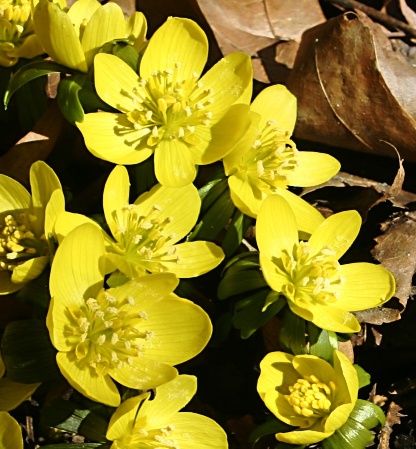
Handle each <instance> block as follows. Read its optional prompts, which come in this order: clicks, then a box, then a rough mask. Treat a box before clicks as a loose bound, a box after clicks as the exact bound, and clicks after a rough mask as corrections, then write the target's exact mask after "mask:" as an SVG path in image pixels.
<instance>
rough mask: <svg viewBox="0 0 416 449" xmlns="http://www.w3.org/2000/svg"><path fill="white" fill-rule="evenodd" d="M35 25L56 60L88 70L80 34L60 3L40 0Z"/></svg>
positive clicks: (34, 19)
mask: <svg viewBox="0 0 416 449" xmlns="http://www.w3.org/2000/svg"><path fill="white" fill-rule="evenodd" d="M33 25H34V29H35V33H36V36H37V37H38V39H39V41H40V42H41V44H42V46H43V48H44V49H45V51H46V52H47V53H48V54H49V56H51V57H52V58H53V59H54V61H56V62H58V63H59V64H62V65H65V66H67V67H69V68H72V69H75V70H79V71H80V72H84V73H86V72H87V71H88V66H87V63H86V61H85V56H84V52H83V51H82V47H81V42H80V41H79V37H78V34H77V32H76V31H75V30H74V26H73V24H72V21H71V19H70V17H69V16H68V15H67V14H66V13H65V12H64V11H62V10H61V9H60V8H59V6H58V5H56V4H55V3H52V2H49V1H48V0H40V1H39V3H38V4H37V6H36V8H35V11H34V15H33Z"/></svg>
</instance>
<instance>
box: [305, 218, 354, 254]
mask: <svg viewBox="0 0 416 449" xmlns="http://www.w3.org/2000/svg"><path fill="white" fill-rule="evenodd" d="M360 227H361V217H360V214H359V213H358V212H357V211H355V210H347V211H345V212H338V213H337V214H334V215H331V216H330V217H328V218H327V219H326V220H325V221H324V222H323V223H322V224H321V225H320V226H319V227H318V228H317V229H316V231H315V232H314V233H313V234H312V235H311V238H310V239H309V245H310V248H311V251H312V253H313V254H316V253H318V252H319V251H321V249H323V248H325V247H329V248H330V249H331V250H333V251H335V253H336V256H335V257H336V258H337V259H339V258H340V257H342V256H343V255H344V253H345V252H346V251H347V249H348V248H349V247H350V246H351V245H352V243H353V242H354V240H355V238H356V237H357V235H358V233H359V231H360Z"/></svg>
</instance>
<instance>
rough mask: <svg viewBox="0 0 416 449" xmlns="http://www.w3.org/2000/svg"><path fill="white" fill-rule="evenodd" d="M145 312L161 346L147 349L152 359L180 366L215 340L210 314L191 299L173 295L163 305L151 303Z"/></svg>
mask: <svg viewBox="0 0 416 449" xmlns="http://www.w3.org/2000/svg"><path fill="white" fill-rule="evenodd" d="M151 276H155V275H151ZM146 277H150V276H146ZM145 310H146V312H147V313H148V316H149V318H148V320H147V321H146V325H148V327H149V329H151V330H152V331H153V332H154V333H155V339H156V338H157V341H158V344H157V345H156V344H154V345H149V346H146V350H145V355H146V356H147V357H149V358H152V359H154V360H159V361H161V362H164V363H168V364H170V365H177V364H178V363H183V362H185V361H186V360H189V359H191V358H193V357H195V356H196V355H197V354H199V353H200V352H201V351H202V350H203V349H204V347H205V346H206V344H207V343H208V341H209V339H210V338H211V334H212V324H211V321H210V319H209V317H208V315H207V314H206V313H205V312H204V311H203V310H202V309H201V308H200V307H199V306H197V305H196V304H194V303H193V302H191V301H188V300H187V299H182V298H179V297H177V296H175V295H171V296H169V297H168V298H167V299H166V300H164V301H163V303H161V302H159V303H156V302H153V303H152V304H149V305H148V306H147V307H146V308H145ZM172 335H175V338H172Z"/></svg>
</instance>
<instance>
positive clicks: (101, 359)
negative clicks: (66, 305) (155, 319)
mask: <svg viewBox="0 0 416 449" xmlns="http://www.w3.org/2000/svg"><path fill="white" fill-rule="evenodd" d="M146 319H147V313H146V312H145V311H144V310H140V309H139V308H138V307H137V306H136V305H135V300H134V298H132V297H130V296H128V297H126V298H125V299H124V300H123V301H121V302H119V301H118V300H117V299H116V298H115V297H113V296H111V295H110V294H109V293H108V292H106V291H105V290H104V289H102V290H101V291H100V293H99V294H98V296H97V298H89V299H87V300H86V302H85V305H84V306H82V307H80V308H77V309H75V310H70V322H71V324H70V325H69V326H68V328H67V329H66V332H67V339H68V343H69V344H70V345H72V346H73V351H74V352H75V356H76V358H77V359H78V361H84V362H85V363H86V364H88V365H89V366H90V368H91V370H92V371H93V372H94V373H97V374H99V375H102V376H103V375H105V374H107V373H108V371H109V370H111V369H114V368H121V367H123V365H124V364H129V365H131V364H132V363H133V359H134V358H135V357H140V356H141V355H142V354H143V352H144V350H145V344H146V341H148V340H151V339H152V338H153V336H154V334H153V332H151V331H149V330H143V331H141V330H139V329H137V324H139V323H142V322H143V321H145V320H146Z"/></svg>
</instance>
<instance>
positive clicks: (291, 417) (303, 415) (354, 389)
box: [257, 351, 358, 445]
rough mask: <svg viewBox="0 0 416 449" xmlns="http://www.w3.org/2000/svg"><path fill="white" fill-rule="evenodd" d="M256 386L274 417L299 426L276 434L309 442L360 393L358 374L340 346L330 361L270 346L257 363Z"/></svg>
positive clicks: (341, 418)
mask: <svg viewBox="0 0 416 449" xmlns="http://www.w3.org/2000/svg"><path fill="white" fill-rule="evenodd" d="M257 391H258V392H259V394H260V397H261V398H262V399H263V401H264V403H265V404H266V406H267V408H268V409H269V410H270V411H271V412H272V413H273V414H274V415H275V416H276V417H277V418H279V419H280V420H281V421H283V422H285V423H287V424H289V425H291V426H294V427H297V429H295V430H293V431H290V432H284V433H277V434H276V439H277V440H279V441H283V442H285V443H290V444H297V445H304V444H312V443H317V442H318V441H322V440H324V439H325V438H328V437H329V436H331V435H332V434H333V433H334V432H335V431H336V430H337V429H339V428H340V427H341V426H342V425H343V424H344V423H345V422H346V421H347V420H348V417H349V416H350V413H351V412H352V410H353V408H354V406H355V403H356V401H357V397H358V376H357V372H356V370H355V368H354V367H353V365H352V364H351V362H350V361H349V360H348V359H347V357H346V356H345V355H344V354H342V353H341V352H339V351H334V354H333V365H331V364H330V363H328V362H326V361H325V360H322V359H320V358H319V357H316V356H313V355H297V356H293V355H291V354H286V353H284V352H271V353H269V354H267V355H266V357H264V359H263V360H262V361H261V363H260V377H259V380H258V383H257Z"/></svg>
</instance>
